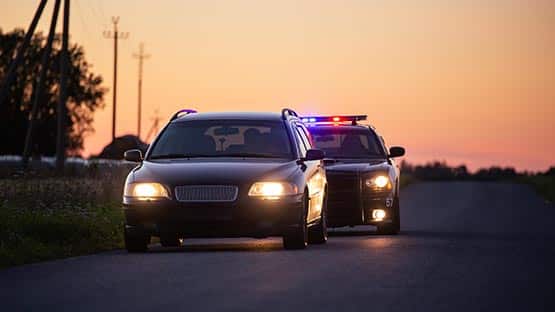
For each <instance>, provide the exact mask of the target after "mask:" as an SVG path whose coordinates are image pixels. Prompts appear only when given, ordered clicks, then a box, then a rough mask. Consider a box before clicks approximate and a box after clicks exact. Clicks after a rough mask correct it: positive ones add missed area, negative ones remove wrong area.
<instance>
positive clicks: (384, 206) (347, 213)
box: [327, 194, 393, 227]
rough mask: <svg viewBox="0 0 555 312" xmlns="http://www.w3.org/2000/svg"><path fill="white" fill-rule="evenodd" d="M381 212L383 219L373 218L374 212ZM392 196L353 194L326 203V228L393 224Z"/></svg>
mask: <svg viewBox="0 0 555 312" xmlns="http://www.w3.org/2000/svg"><path fill="white" fill-rule="evenodd" d="M378 209H379V210H383V211H384V212H385V217H384V218H383V219H377V218H374V217H373V212H374V210H378ZM392 217H393V195H392V194H381V195H365V196H361V195H360V194H353V195H352V196H349V197H344V198H340V200H337V199H336V201H333V202H328V220H327V221H328V226H329V227H341V226H353V225H364V224H368V225H380V224H386V223H391V222H393V219H392Z"/></svg>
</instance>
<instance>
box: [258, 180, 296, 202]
mask: <svg viewBox="0 0 555 312" xmlns="http://www.w3.org/2000/svg"><path fill="white" fill-rule="evenodd" d="M297 193H298V188H297V186H296V185H295V184H293V183H288V182H256V183H254V184H253V185H252V186H251V188H250V189H249V196H251V197H260V198H262V199H272V200H275V199H279V198H280V197H281V196H287V195H295V194H297Z"/></svg>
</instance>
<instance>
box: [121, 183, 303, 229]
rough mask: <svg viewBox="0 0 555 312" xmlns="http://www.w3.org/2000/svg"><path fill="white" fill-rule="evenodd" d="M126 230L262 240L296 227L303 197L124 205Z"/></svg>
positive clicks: (131, 203) (171, 201)
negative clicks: (245, 237)
mask: <svg viewBox="0 0 555 312" xmlns="http://www.w3.org/2000/svg"><path fill="white" fill-rule="evenodd" d="M123 208H124V214H125V221H126V230H129V231H131V230H140V231H145V232H147V233H150V234H151V235H154V236H158V235H160V233H161V232H171V233H177V234H179V235H182V236H186V237H241V236H251V237H265V236H272V235H282V234H283V232H284V231H285V230H286V229H287V228H288V227H291V226H298V223H299V220H300V219H301V213H302V209H303V202H302V194H301V195H295V196H289V197H286V198H282V199H280V200H275V201H272V200H262V199H250V198H249V199H248V200H242V201H241V200H238V201H236V202H233V203H218V202H203V203H180V202H177V201H173V200H167V201H162V202H127V203H124V205H123Z"/></svg>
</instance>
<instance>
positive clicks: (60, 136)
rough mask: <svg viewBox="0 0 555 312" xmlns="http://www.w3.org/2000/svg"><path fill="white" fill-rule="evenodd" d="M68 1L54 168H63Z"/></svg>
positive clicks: (61, 65) (66, 3)
mask: <svg viewBox="0 0 555 312" xmlns="http://www.w3.org/2000/svg"><path fill="white" fill-rule="evenodd" d="M69 1H70V0H64V17H63V23H64V24H63V33H62V51H61V52H60V94H59V98H58V130H57V133H56V169H58V171H59V172H61V171H62V170H63V169H64V162H65V158H66V150H65V138H66V131H65V130H66V129H65V118H66V116H67V114H66V110H67V71H68V67H69V66H68V65H69V53H68V40H69V39H68V37H69V4H70V3H69Z"/></svg>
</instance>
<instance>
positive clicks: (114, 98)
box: [104, 16, 129, 141]
mask: <svg viewBox="0 0 555 312" xmlns="http://www.w3.org/2000/svg"><path fill="white" fill-rule="evenodd" d="M118 23H119V16H113V17H112V24H113V25H114V31H113V33H112V32H110V31H104V37H105V38H108V39H114V87H113V88H114V89H113V90H112V103H113V104H112V105H113V107H112V141H114V139H115V138H116V102H117V90H118V89H117V87H118V39H127V37H128V36H129V33H127V32H122V33H120V32H119V31H118Z"/></svg>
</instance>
